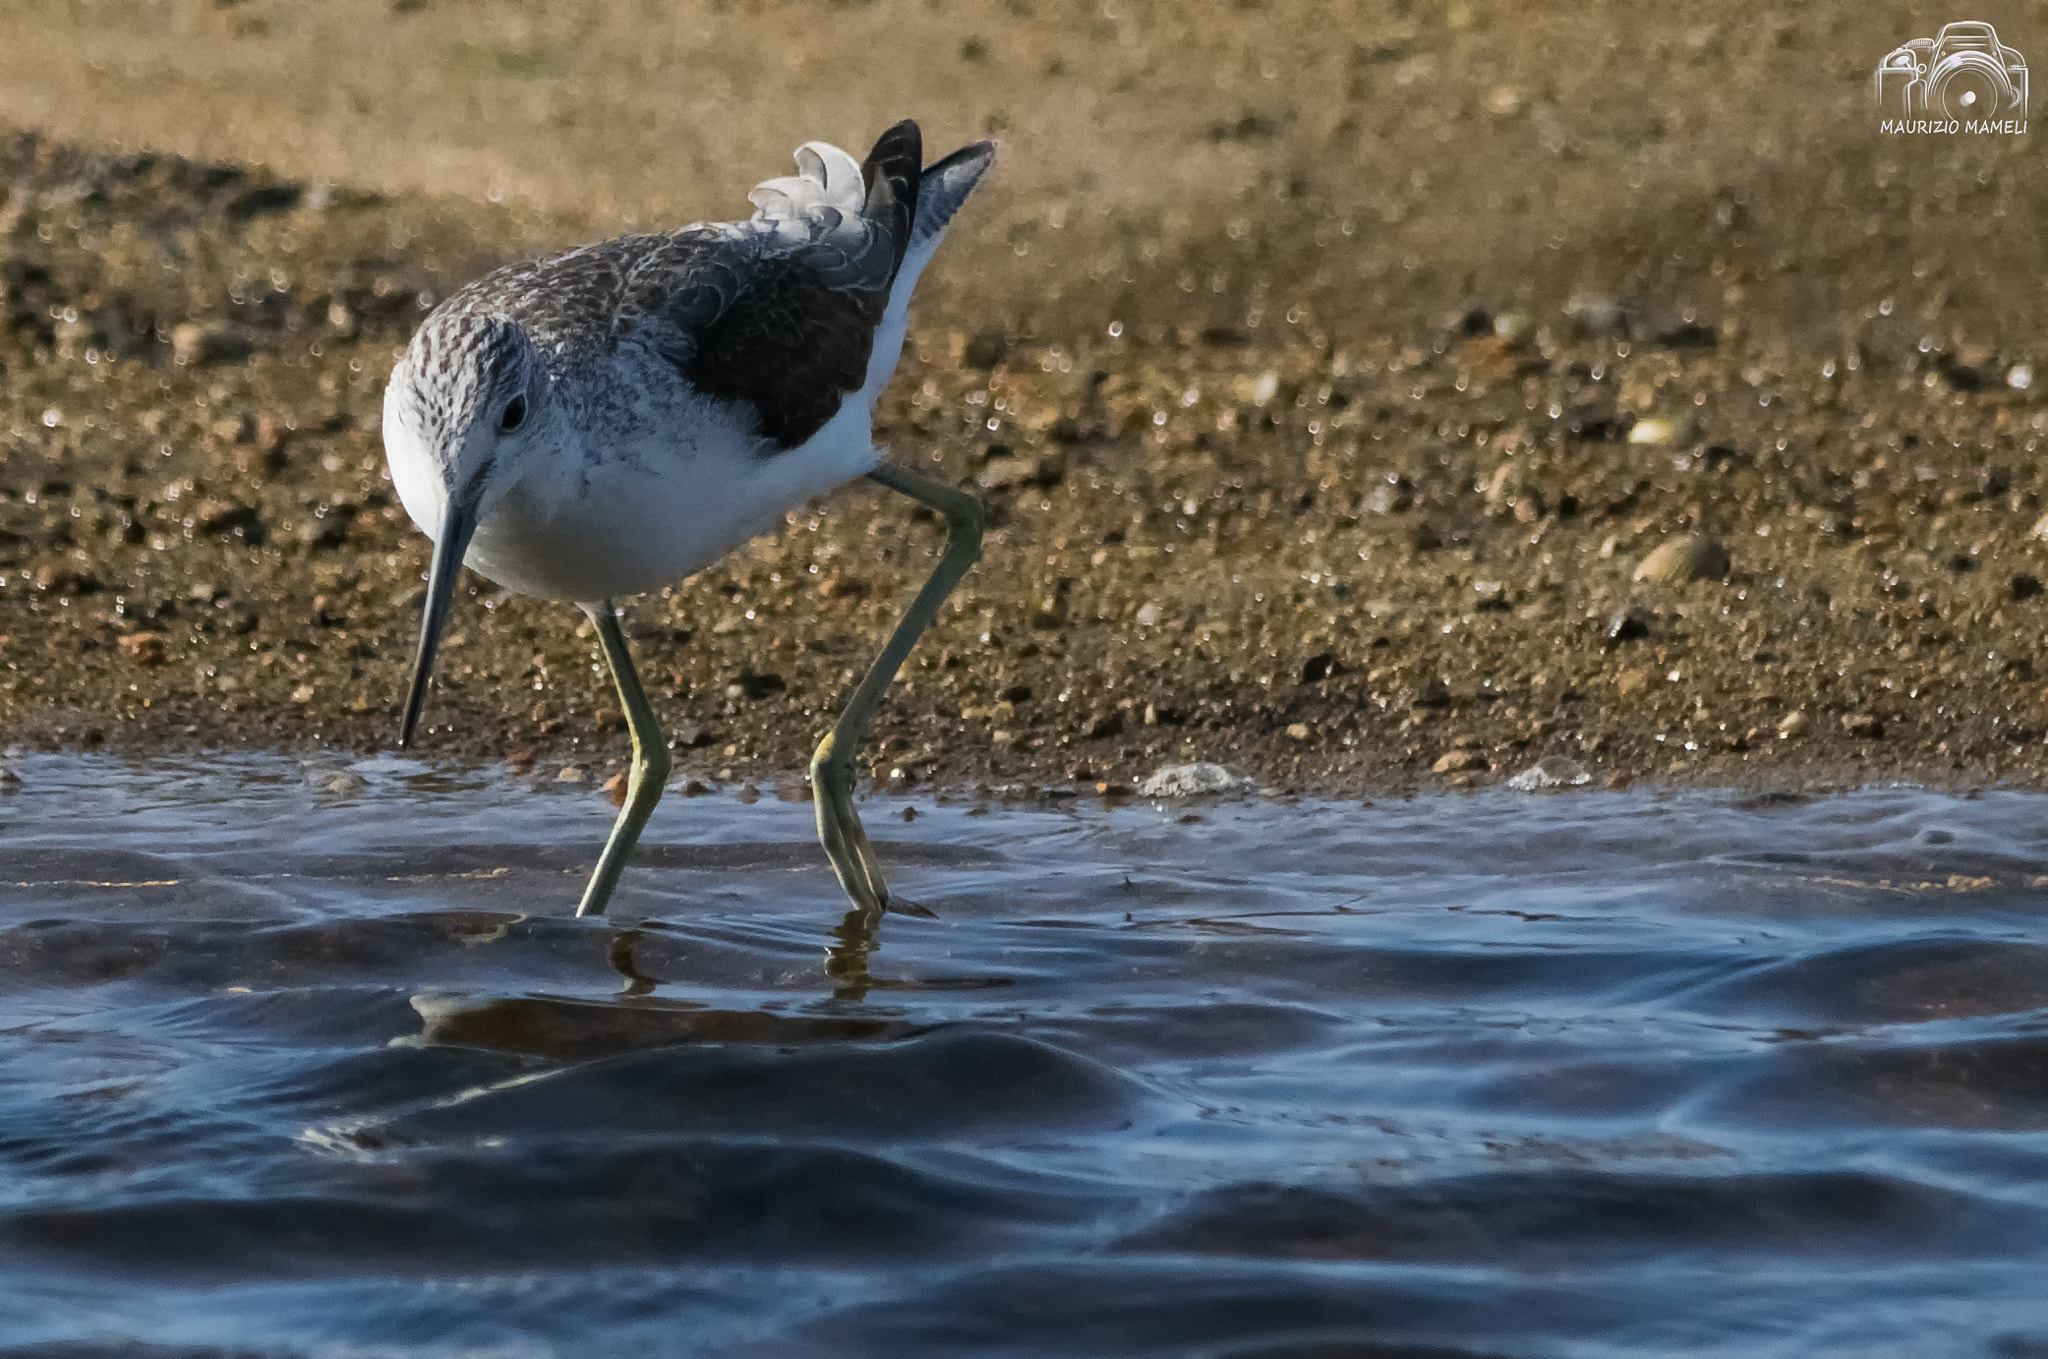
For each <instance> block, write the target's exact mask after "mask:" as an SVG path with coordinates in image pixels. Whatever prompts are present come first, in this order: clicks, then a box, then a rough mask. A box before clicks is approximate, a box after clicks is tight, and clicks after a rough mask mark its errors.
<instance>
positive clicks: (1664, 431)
mask: <svg viewBox="0 0 2048 1359" xmlns="http://www.w3.org/2000/svg"><path fill="white" fill-rule="evenodd" d="M1698 436H1699V422H1698V421H1697V420H1694V419H1693V418H1692V417H1690V416H1680V417H1678V418H1677V419H1671V418H1669V417H1666V416H1662V415H1650V416H1645V417H1644V418H1642V419H1641V420H1638V421H1636V422H1635V424H1633V425H1631V426H1629V431H1628V441H1629V442H1630V443H1632V444H1676V443H1691V442H1692V441H1693V440H1694V439H1695V438H1697V437H1698Z"/></svg>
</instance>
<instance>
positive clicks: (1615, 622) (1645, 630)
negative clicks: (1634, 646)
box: [1607, 609, 1650, 645]
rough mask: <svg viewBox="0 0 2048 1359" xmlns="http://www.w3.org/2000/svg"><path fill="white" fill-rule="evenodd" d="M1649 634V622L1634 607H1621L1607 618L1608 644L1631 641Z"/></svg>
mask: <svg viewBox="0 0 2048 1359" xmlns="http://www.w3.org/2000/svg"><path fill="white" fill-rule="evenodd" d="M1649 635H1650V625H1649V623H1648V622H1646V621H1645V620H1644V618H1643V616H1642V615H1641V614H1639V613H1637V612H1636V611H1635V610H1634V609H1623V610H1621V611H1620V612H1619V613H1617V614H1615V615H1614V616H1613V617H1612V618H1610V619H1608V620H1607V641H1608V643H1609V644H1610V645H1614V644H1618V643H1621V642H1633V641H1634V640H1635V639H1636V638H1638V637H1647V636H1649Z"/></svg>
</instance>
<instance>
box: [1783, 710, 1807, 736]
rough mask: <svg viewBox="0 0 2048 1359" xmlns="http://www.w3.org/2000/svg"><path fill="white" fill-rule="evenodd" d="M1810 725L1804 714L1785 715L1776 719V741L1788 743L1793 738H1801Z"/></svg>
mask: <svg viewBox="0 0 2048 1359" xmlns="http://www.w3.org/2000/svg"><path fill="white" fill-rule="evenodd" d="M1810 725H1812V723H1811V722H1810V721H1809V720H1808V718H1807V716H1806V714H1805V713H1803V712H1789V713H1786V714H1785V715H1784V716H1783V717H1781V718H1779V719H1778V739H1779V740H1780V741H1790V740H1792V739H1793V738H1794V737H1797V736H1803V735H1805V734H1806V729H1807V727H1809V726H1810Z"/></svg>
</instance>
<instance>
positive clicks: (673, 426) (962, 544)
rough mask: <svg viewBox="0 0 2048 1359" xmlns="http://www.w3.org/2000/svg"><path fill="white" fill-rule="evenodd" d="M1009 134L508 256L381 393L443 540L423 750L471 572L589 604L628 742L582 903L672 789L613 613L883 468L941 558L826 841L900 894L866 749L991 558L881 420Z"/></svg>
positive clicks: (406, 725)
mask: <svg viewBox="0 0 2048 1359" xmlns="http://www.w3.org/2000/svg"><path fill="white" fill-rule="evenodd" d="M994 152H995V148H993V147H991V146H988V145H985V144H984V145H981V146H970V147H967V148H965V149H963V150H961V151H957V152H955V153H954V154H953V155H951V156H948V157H946V158H945V159H944V160H942V161H940V162H939V163H938V164H936V165H933V166H931V167H929V168H926V169H920V168H919V167H920V166H921V165H922V161H923V157H922V153H921V148H920V144H919V137H918V131H917V124H915V123H909V122H906V123H899V124H897V125H896V126H895V127H893V128H891V129H889V131H887V132H885V133H883V134H882V137H881V139H880V140H879V141H877V142H876V143H875V148H874V150H873V151H871V152H870V153H869V154H868V159H867V163H866V164H865V165H861V164H856V163H855V162H854V159H853V157H851V156H849V155H847V154H846V153H845V152H844V151H841V150H839V149H838V148H836V147H831V146H826V145H825V144H823V143H822V142H810V143H807V144H806V145H804V146H803V147H800V148H799V149H798V151H797V156H796V159H797V170H798V173H797V174H796V175H793V176H790V177H788V178H785V179H772V180H769V181H768V182H766V183H764V184H760V185H757V186H755V189H754V192H753V193H752V194H751V195H749V196H750V197H751V198H752V200H753V202H754V206H755V213H754V215H753V217H752V218H750V219H749V220H747V221H745V222H737V223H719V224H712V225H702V226H692V227H684V228H683V229H682V230H680V231H675V232H671V233H669V234H668V235H665V236H633V237H627V238H625V239H623V240H617V241H607V242H605V243H603V244H601V245H592V246H585V247H584V248H583V249H581V250H572V251H570V252H569V253H568V254H566V255H558V256H556V257H554V258H553V259H546V260H541V261H539V262H537V263H534V264H524V265H517V266H514V267H512V268H509V269H500V270H498V271H497V272H496V273H493V274H490V275H487V276H486V277H484V278H481V279H478V280H477V281H476V282H475V283H472V284H470V285H469V286H468V287H466V288H463V289H461V290H460V291H458V292H457V293H455V294H454V296H452V297H450V298H449V299H448V300H447V301H445V302H443V303H442V304H441V305H440V306H439V307H437V308H436V309H435V310H434V312H433V314H432V315H430V316H428V318H427V320H426V322H425V323H424V324H423V325H422V326H421V327H420V329H419V333H418V334H416V335H415V336H414V337H413V341H412V344H411V345H410V346H409V347H408V348H407V350H406V352H405V356H404V357H403V358H402V359H400V361H399V363H398V366H397V368H395V369H394V370H393V371H392V374H391V384H390V386H389V387H387V388H386V390H385V394H384V446H385V452H386V455H387V456H388V458H389V459H390V463H391V480H392V484H393V486H394V487H395V488H396V489H397V491H398V497H399V499H400V500H401V501H403V502H404V504H405V508H406V512H407V513H409V514H411V515H412V517H413V521H414V522H415V523H417V524H418V525H419V526H420V527H421V528H423V529H425V530H426V531H427V533H428V535H429V536H431V537H432V538H433V539H434V555H433V558H432V564H431V566H430V568H429V570H428V573H427V594H426V606H425V608H424V610H423V611H422V614H421V618H420V640H419V650H418V652H417V653H416V655H415V657H414V660H413V673H412V683H411V686H410V688H409V689H408V691H407V693H406V701H405V713H404V716H403V718H402V719H401V721H400V725H399V738H398V740H399V744H400V745H401V746H404V745H408V744H410V743H411V741H412V738H413V734H414V732H415V730H416V728H417V724H418V722H419V719H420V713H421V711H422V709H423V706H424V704H425V701H426V693H427V680H428V677H429V676H430V675H431V674H432V672H433V666H434V652H435V649H436V648H437V646H438V645H439V643H440V638H441V631H442V629H443V628H444V627H445V626H446V624H447V621H448V612H449V608H450V604H451V602H452V600H453V598H454V593H455V581H456V578H457V577H458V576H459V575H460V574H461V572H462V568H463V567H464V566H465V565H467V566H470V567H473V568H475V569H476V570H478V571H481V572H482V573H483V574H485V575H487V576H489V577H491V578H492V579H494V580H496V581H498V582H499V583H500V584H503V585H506V586H509V587H510V588H512V589H514V590H517V591H519V592H521V593H523V594H531V595H541V596H544V597H548V598H553V599H567V600H573V601H575V602H576V603H578V604H580V605H582V607H583V611H584V613H585V614H586V615H587V616H588V618H589V619H590V622H591V624H592V626H593V627H594V629H595V631H596V635H597V639H598V644H599V646H600V647H601V648H602V650H603V652H604V656H605V661H606V663H607V665H608V666H609V667H610V669H611V672H612V679H613V682H614V684H615V686H616V687H617V689H618V695H619V704H620V707H621V709H622V710H623V711H624V713H625V715H626V725H627V728H628V730H629V731H631V733H632V736H633V763H632V765H631V768H630V771H629V773H628V776H627V784H626V797H625V802H624V805H623V806H622V807H621V808H620V810H619V819H618V821H617V822H616V823H615V824H614V825H613V827H612V834H611V838H610V839H609V840H607V841H606V842H605V848H604V853H603V854H602V855H600V856H599V858H598V862H597V867H596V869H595V870H594V871H593V872H592V873H591V876H590V882H589V885H588V886H587V887H586V888H585V889H584V894H583V900H582V902H581V903H580V904H579V905H578V907H577V914H579V915H585V914H595V913H600V912H602V911H603V910H604V909H605V905H606V903H607V902H608V901H609V900H610V899H611V894H612V889H613V887H614V886H616V885H617V883H618V880H619V874H620V873H621V872H622V871H624V868H625V864H626V859H627V856H628V855H630V854H631V853H632V850H633V845H634V844H635V843H636V842H637V841H638V839H639V837H640V831H641V828H642V827H643V826H645V825H646V823H647V818H648V816H649V815H650V814H651V813H652V812H653V810H654V804H655V803H656V802H658V801H659V800H660V798H661V789H662V784H663V781H664V780H666V779H667V777H668V769H669V760H668V749H667V743H666V741H665V739H664V738H663V736H662V734H661V724H660V722H659V720H658V719H657V718H656V717H655V715H654V711H653V708H652V705H650V704H649V703H648V701H647V695H646V693H645V691H644V690H643V689H642V688H641V686H640V680H639V677H638V675H637V673H636V672H635V669H634V665H633V657H632V651H631V649H630V648H629V647H628V646H627V644H626V638H625V634H624V632H622V631H621V630H620V628H619V621H618V617H617V615H616V613H615V612H614V610H613V607H612V600H613V598H614V597H616V596H619V595H631V594H639V593H640V592H642V591H644V590H650V589H653V588H655V587H656V586H659V585H662V584H665V583H667V582H668V581H671V580H675V579H678V578H680V577H682V576H686V575H689V574H691V573H692V572H694V571H697V570H700V569H702V568H703V567H705V566H709V565H710V564H711V563H712V562H714V561H716V560H718V559H719V558H720V557H722V556H724V555H725V554H726V553H728V552H730V551H731V550H732V549H733V548H735V547H737V546H739V544H740V543H742V542H744V541H745V540H746V539H748V538H750V537H752V536H754V534H756V533H758V532H760V531H761V530H762V529H764V528H766V527H768V526H769V525H770V524H771V523H773V522H774V520H775V518H776V516H778V515H780V514H782V513H784V512H785V511H787V510H789V509H790V508H791V507H793V506H795V505H797V504H799V503H801V502H802V501H804V500H806V499H808V498H809V497H811V496H813V495H817V494H819V493H820V492H823V491H826V490H829V489H831V488H832V487H833V486H836V485H838V484H839V483H840V482H842V481H848V480H851V479H852V478H854V477H857V476H860V475H862V474H866V475H868V476H870V477H872V478H873V479H874V480H875V481H876V482H878V483H879V484H881V485H883V486H886V487H889V488H890V489H891V490H895V491H898V492H901V493H902V494H904V495H907V496H910V497H912V498H913V499H915V500H917V501H918V502H919V503H921V504H923V505H926V506H928V507H930V508H932V509H935V510H938V511H939V512H940V513H941V514H943V515H944V516H945V520H946V550H945V552H944V553H942V554H941V556H940V559H939V564H938V565H937V566H936V567H935V568H934V569H933V572H932V576H931V579H930V580H928V581H926V582H925V587H924V589H922V590H921V591H919V592H918V597H917V599H916V600H915V601H914V602H913V603H912V604H911V607H910V609H909V611H908V612H907V613H906V614H905V615H904V617H903V620H902V621H901V622H900V623H899V624H898V625H897V627H896V630H895V631H894V632H893V633H892V634H891V635H890V638H889V641H888V642H887V643H886V644H885V645H884V647H883V649H882V654H881V656H880V657H879V658H878V659H877V660H876V662H875V664H874V666H873V667H872V668H871V669H870V670H869V672H868V676H867V678H866V679H865V680H863V681H862V682H861V684H860V686H859V688H858V689H856V690H855V692H854V696H853V697H852V699H851V700H849V701H848V703H847V706H846V710H845V711H844V712H843V713H841V714H840V716H839V720H838V721H837V722H835V723H834V724H833V727H832V730H831V731H830V732H829V733H828V734H827V735H826V736H825V738H824V740H822V741H820V742H819V744H818V751H817V754H816V755H815V756H814V757H813V759H812V761H811V778H812V785H813V787H814V788H815V790H816V794H817V796H816V805H817V815H818V837H819V840H820V842H821V843H822V844H823V845H824V847H825V854H826V857H827V858H829V859H830V860H831V861H832V867H833V870H834V871H835V872H836V873H837V874H838V875H839V881H840V884H841V885H842V886H843V887H844V888H845V889H846V892H847V895H848V897H849V898H850V899H851V900H852V901H853V903H854V906H855V909H856V911H857V912H858V913H859V914H860V916H861V918H862V919H866V920H873V919H879V917H880V915H881V913H882V912H883V911H884V910H886V909H887V908H888V905H889V894H888V889H887V887H886V885H885V884H884V882H883V879H882V872H881V868H880V866H879V865H878V864H877V863H876V862H875V857H874V852H873V849H872V847H871V846H869V844H868V841H867V835H866V832H864V831H863V830H862V829H861V825H860V816H859V813H858V812H856V811H855V809H854V805H853V749H854V747H855V746H856V745H858V743H859V741H860V735H861V732H862V731H863V730H864V729H865V728H866V725H867V722H868V720H869V718H870V717H871V716H872V714H873V712H874V710H875V707H876V705H877V704H878V703H880V701H881V696H882V692H883V690H884V689H885V688H886V687H887V685H888V682H889V680H890V678H891V677H892V676H894V675H895V673H896V671H897V669H898V668H899V667H900V666H901V665H902V664H903V659H904V657H905V656H907V655H908V654H909V651H910V647H911V646H912V645H913V643H914V642H915V641H916V639H917V636H918V634H919V633H921V632H922V631H923V630H924V629H925V628H926V627H927V626H928V625H929V624H930V622H931V620H932V618H933V617H934V616H935V615H936V613H937V611H938V609H939V606H940V605H941V604H942V603H943V602H944V600H945V597H946V595H947V593H948V592H949V591H951V590H952V588H953V586H954V585H955V584H956V583H957V582H958V581H959V579H960V577H961V576H962V575H963V574H965V573H966V571H967V569H968V567H969V566H971V565H972V564H973V562H974V560H975V559H976V558H977V557H978V556H979V555H980V553H981V529H982V510H981V503H980V502H979V501H978V500H976V499H975V498H974V497H973V496H971V495H969V494H967V493H965V492H963V491H960V490H958V489H956V488H954V487H951V486H947V485H944V484H942V483H939V482H935V481H932V480H930V479H928V478H925V477H922V476H919V475H918V474H917V473H915V472H912V471H909V470H908V469H906V468H900V467H885V466H881V465H879V463H880V456H881V455H880V454H878V453H877V452H876V451H875V447H874V439H873V430H872V428H871V420H872V412H873V410H874V404H875V398H876V397H878V396H879V395H881V391H882V387H883V386H884V384H886V383H887V382H888V380H889V375H890V373H891V372H893V371H894V370H895V367H896V360H897V357H898V356H899V355H900V354H901V353H902V349H903V332H904V327H905V325H906V324H907V320H908V313H909V307H910V293H911V290H912V289H913V288H914V287H915V286H916V284H917V276H918V274H919V272H920V271H921V270H922V269H923V268H924V266H925V265H926V264H927V263H929V262H930V260H931V257H932V252H933V251H935V250H936V249H937V248H938V244H939V236H940V233H941V232H942V231H943V230H944V229H945V225H946V222H947V221H948V220H949V219H950V218H951V217H952V215H953V213H954V211H955V210H956V209H957V208H958V207H959V206H960V204H961V203H963V202H964V201H966V198H967V195H968V194H969V193H970V192H972V191H973V189H974V186H975V184H976V183H977V182H979V181H980V179H981V176H982V174H983V173H984V172H985V171H986V170H987V169H988V165H989V162H990V160H991V159H992V158H993V156H994Z"/></svg>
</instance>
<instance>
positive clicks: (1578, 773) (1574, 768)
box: [1508, 755, 1593, 793]
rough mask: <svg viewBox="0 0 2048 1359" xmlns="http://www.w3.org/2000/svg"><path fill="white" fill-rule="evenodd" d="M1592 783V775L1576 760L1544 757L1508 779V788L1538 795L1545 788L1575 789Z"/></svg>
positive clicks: (1555, 756)
mask: <svg viewBox="0 0 2048 1359" xmlns="http://www.w3.org/2000/svg"><path fill="white" fill-rule="evenodd" d="M1592 781H1593V775H1592V774H1591V773H1589V772H1588V771H1587V769H1586V766H1584V765H1582V764H1580V763H1579V762H1578V761H1577V760H1574V759H1571V758H1569V757H1567V756H1564V755H1545V756H1544V757H1543V758H1542V759H1540V760H1538V761H1536V763H1534V764H1532V765H1530V766H1529V767H1528V768H1527V769H1524V770H1523V771H1522V772H1521V773H1519V774H1517V775H1515V776H1514V777H1513V778H1511V779H1509V780H1508V787H1510V788H1512V789H1514V790H1515V791H1516V792H1518V793H1538V792H1542V791H1543V790H1544V789H1546V788H1576V787H1578V786H1579V785H1580V784H1582V783H1591V782H1592Z"/></svg>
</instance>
